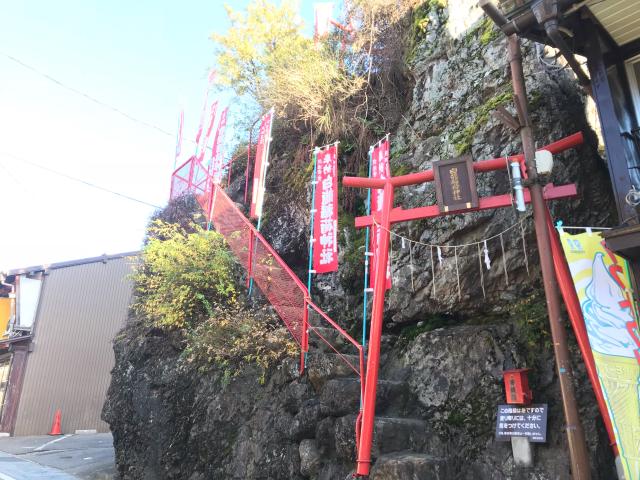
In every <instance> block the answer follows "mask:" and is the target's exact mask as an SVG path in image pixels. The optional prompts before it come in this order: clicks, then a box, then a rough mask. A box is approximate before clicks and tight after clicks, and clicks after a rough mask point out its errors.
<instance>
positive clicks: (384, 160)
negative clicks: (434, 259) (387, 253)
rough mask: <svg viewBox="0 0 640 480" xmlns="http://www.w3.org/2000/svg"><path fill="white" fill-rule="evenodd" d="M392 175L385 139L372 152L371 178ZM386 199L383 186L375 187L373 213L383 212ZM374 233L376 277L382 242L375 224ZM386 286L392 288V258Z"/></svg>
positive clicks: (372, 198)
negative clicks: (379, 248) (377, 258)
mask: <svg viewBox="0 0 640 480" xmlns="http://www.w3.org/2000/svg"><path fill="white" fill-rule="evenodd" d="M389 177H391V171H390V169H389V140H383V141H382V142H380V143H379V144H378V145H376V147H374V149H373V151H372V152H371V178H379V179H383V180H384V179H387V178H389ZM383 199H384V190H383V189H381V188H378V189H373V191H372V193H371V213H372V214H375V213H381V212H382V200H383ZM372 233H373V235H371V252H373V261H372V262H371V278H372V279H375V278H376V262H375V259H376V257H377V256H378V253H379V252H378V245H379V244H380V234H381V232H380V228H378V227H377V226H376V225H374V226H373V231H372ZM385 288H386V289H389V288H391V259H389V263H388V264H387V276H386V282H385Z"/></svg>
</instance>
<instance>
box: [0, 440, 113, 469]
mask: <svg viewBox="0 0 640 480" xmlns="http://www.w3.org/2000/svg"><path fill="white" fill-rule="evenodd" d="M114 477H115V465H114V451H113V439H112V437H111V434H109V433H97V434H89V435H64V436H60V437H50V436H38V437H3V438H0V480H44V479H48V480H79V479H82V480H112V479H113V478H114Z"/></svg>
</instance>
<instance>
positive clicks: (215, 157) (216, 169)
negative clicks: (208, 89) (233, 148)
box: [209, 107, 229, 185]
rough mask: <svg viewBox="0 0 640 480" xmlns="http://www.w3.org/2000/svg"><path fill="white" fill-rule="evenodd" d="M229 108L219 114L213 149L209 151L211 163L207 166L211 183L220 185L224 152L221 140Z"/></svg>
mask: <svg viewBox="0 0 640 480" xmlns="http://www.w3.org/2000/svg"><path fill="white" fill-rule="evenodd" d="M228 111H229V107H225V109H224V110H222V113H221V114H220V121H219V122H218V128H217V129H216V135H215V137H213V147H212V149H211V163H210V164H209V173H211V177H212V178H213V183H215V184H216V185H219V184H220V180H221V178H222V174H223V169H224V166H223V163H224V162H223V157H224V152H223V149H222V139H223V138H224V130H225V127H226V126H227V112H228Z"/></svg>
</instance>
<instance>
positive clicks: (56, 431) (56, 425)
mask: <svg viewBox="0 0 640 480" xmlns="http://www.w3.org/2000/svg"><path fill="white" fill-rule="evenodd" d="M61 420H62V412H61V411H60V409H58V410H56V414H55V415H54V416H53V425H51V431H50V432H49V435H62V430H60V421H61Z"/></svg>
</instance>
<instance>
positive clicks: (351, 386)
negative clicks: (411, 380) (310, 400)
mask: <svg viewBox="0 0 640 480" xmlns="http://www.w3.org/2000/svg"><path fill="white" fill-rule="evenodd" d="M410 398H411V390H410V388H409V385H408V384H407V383H406V382H397V381H394V380H378V389H377V395H376V413H377V414H380V413H383V412H386V413H388V414H389V413H391V412H393V415H400V414H402V413H403V412H404V411H405V407H406V405H407V402H408V401H409V399H410ZM359 409H360V379H359V378H334V379H330V380H328V381H327V382H326V383H325V385H324V387H323V388H322V391H321V392H320V411H321V412H322V414H323V415H330V416H333V417H341V416H343V415H347V414H350V413H354V412H357V411H358V410H359Z"/></svg>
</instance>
